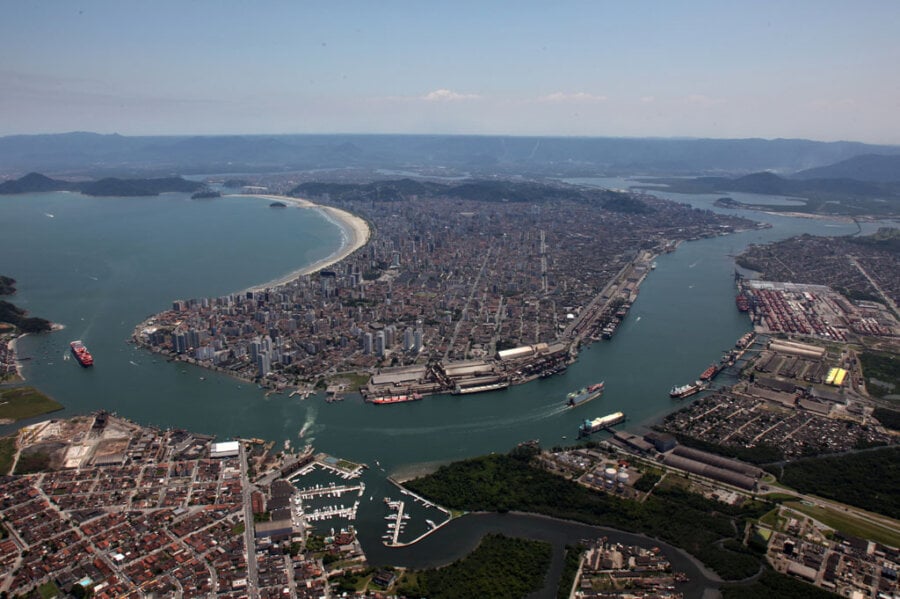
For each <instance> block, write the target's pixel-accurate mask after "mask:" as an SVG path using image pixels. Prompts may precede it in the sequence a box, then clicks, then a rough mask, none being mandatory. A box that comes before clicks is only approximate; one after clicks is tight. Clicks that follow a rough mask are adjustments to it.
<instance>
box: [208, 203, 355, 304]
mask: <svg viewBox="0 0 900 599" xmlns="http://www.w3.org/2000/svg"><path fill="white" fill-rule="evenodd" d="M224 197H246V198H257V199H263V200H271V201H277V202H284V203H285V204H290V205H292V206H296V207H297V208H311V209H314V210H318V211H319V213H320V214H322V216H324V217H325V219H326V220H328V221H329V222H331V223H333V224H334V225H336V226H337V227H338V228H339V229H340V231H341V246H340V248H338V250H337V251H336V252H334V253H332V254H331V255H330V256H327V257H325V258H322V259H321V260H317V261H316V262H313V263H312V264H309V265H307V266H304V267H303V268H298V269H297V270H294V271H291V272H289V273H288V274H286V275H284V276H283V277H279V278H277V279H274V280H272V281H268V282H266V283H262V284H260V285H254V286H252V287H249V288H248V289H247V291H262V290H264V289H267V288H272V287H278V286H279V285H285V284H287V283H290V282H291V281H293V280H295V279H297V278H299V277H301V276H303V275H310V274H313V273H315V272H318V271H320V270H322V269H323V268H327V267H329V266H331V265H332V264H337V263H338V262H340V261H341V260H343V259H344V258H346V257H347V256H349V255H350V254H352V253H353V252H355V251H356V250H358V249H359V248H361V247H363V246H365V245H366V244H367V243H368V242H369V238H370V237H371V234H372V231H371V229H370V228H369V224H368V223H367V222H366V221H365V220H364V219H362V218H360V217H358V216H356V215H355V214H351V213H349V212H347V211H346V210H341V209H340V208H334V207H332V206H321V205H319V204H314V203H313V202H310V201H309V200H306V199H303V198H294V197H290V196H280V195H263V194H228V195H227V196H224Z"/></svg>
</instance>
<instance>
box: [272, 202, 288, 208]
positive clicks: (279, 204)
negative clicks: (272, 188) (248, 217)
mask: <svg viewBox="0 0 900 599" xmlns="http://www.w3.org/2000/svg"><path fill="white" fill-rule="evenodd" d="M269 208H287V204H285V203H284V202H272V203H271V204H269Z"/></svg>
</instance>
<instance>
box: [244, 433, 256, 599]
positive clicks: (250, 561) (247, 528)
mask: <svg viewBox="0 0 900 599" xmlns="http://www.w3.org/2000/svg"><path fill="white" fill-rule="evenodd" d="M240 447H241V454H240V460H241V494H242V499H243V503H244V544H245V545H246V546H247V594H248V596H249V597H250V599H258V597H259V575H258V574H257V572H256V542H255V540H254V534H253V532H254V531H253V503H252V502H251V501H250V494H251V492H252V489H251V488H250V479H249V477H248V476H247V452H246V451H245V450H244V444H243V443H241V444H240Z"/></svg>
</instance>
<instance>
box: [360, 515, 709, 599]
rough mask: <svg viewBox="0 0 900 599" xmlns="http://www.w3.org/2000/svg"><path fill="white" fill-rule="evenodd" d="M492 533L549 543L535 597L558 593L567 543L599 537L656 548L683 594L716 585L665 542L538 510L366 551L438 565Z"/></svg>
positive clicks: (378, 557)
mask: <svg viewBox="0 0 900 599" xmlns="http://www.w3.org/2000/svg"><path fill="white" fill-rule="evenodd" d="M492 533H499V534H503V535H505V536H508V537H519V538H528V539H534V540H538V541H545V542H548V543H550V544H551V545H552V546H553V559H552V561H551V564H550V569H549V571H548V573H547V578H546V581H545V586H544V588H542V589H541V590H540V591H538V592H536V593H535V594H533V595H531V597H533V598H535V599H536V598H541V599H543V598H547V599H552V598H553V597H556V591H557V586H558V583H559V579H560V576H561V575H562V567H563V557H564V552H565V547H566V545H575V544H577V543H578V542H579V541H581V540H584V539H596V538H600V537H607V538H608V539H609V540H610V541H612V542H619V543H623V544H626V545H640V546H642V547H645V548H651V547H659V548H660V550H661V552H662V553H663V554H664V555H665V556H666V558H667V559H668V560H669V561H670V562H671V563H672V567H673V569H675V570H676V571H678V572H684V573H686V574H687V575H688V578H689V581H688V582H686V583H682V584H679V585H678V587H677V589H678V591H680V592H682V593H684V596H685V597H691V598H696V599H699V598H700V597H703V596H704V594H705V593H707V592H709V591H715V590H716V589H718V588H719V582H720V581H719V579H718V578H717V577H716V576H715V574H713V573H711V572H708V571H706V570H705V569H704V568H702V566H700V565H699V563H698V562H697V560H696V559H695V558H693V557H691V556H690V555H688V554H687V553H686V552H684V551H683V550H681V549H678V548H675V547H673V546H671V545H669V544H667V543H663V542H661V541H658V540H656V539H652V538H650V537H646V536H643V535H640V534H634V533H628V532H623V531H619V530H616V529H613V528H606V527H600V526H590V525H587V524H581V523H578V522H572V521H568V520H559V519H556V518H550V517H547V516H540V515H536V514H519V513H509V514H493V513H489V514H467V515H465V516H462V517H461V518H458V519H456V520H454V521H453V522H451V523H450V524H448V525H447V526H445V527H444V528H442V529H440V530H437V531H435V532H434V533H432V534H431V535H430V536H428V537H426V538H425V539H423V540H422V541H419V543H417V544H416V545H415V546H413V547H405V548H401V549H388V548H384V550H373V551H371V553H370V550H369V549H367V550H366V555H367V557H368V559H369V560H370V561H371V562H372V563H374V564H385V565H387V564H390V565H395V566H403V567H407V568H414V569H426V568H437V567H441V566H445V565H447V564H449V563H451V562H453V561H455V560H457V559H460V558H462V557H464V556H465V555H468V554H469V553H471V552H472V550H474V549H475V547H477V546H478V543H479V542H480V541H481V539H482V538H483V537H484V536H485V535H487V534H492Z"/></svg>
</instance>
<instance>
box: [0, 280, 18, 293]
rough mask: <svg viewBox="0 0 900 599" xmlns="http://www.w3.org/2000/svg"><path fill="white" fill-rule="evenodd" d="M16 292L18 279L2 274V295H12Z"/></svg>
mask: <svg viewBox="0 0 900 599" xmlns="http://www.w3.org/2000/svg"><path fill="white" fill-rule="evenodd" d="M15 292H16V280H15V279H13V278H10V277H4V276H2V275H0V295H12V294H13V293H15Z"/></svg>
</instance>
